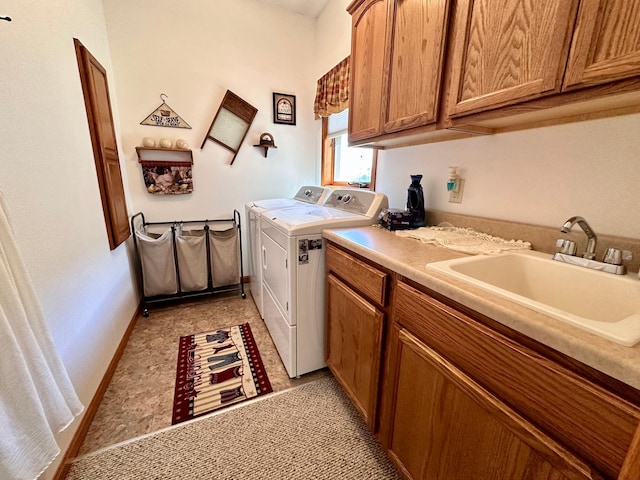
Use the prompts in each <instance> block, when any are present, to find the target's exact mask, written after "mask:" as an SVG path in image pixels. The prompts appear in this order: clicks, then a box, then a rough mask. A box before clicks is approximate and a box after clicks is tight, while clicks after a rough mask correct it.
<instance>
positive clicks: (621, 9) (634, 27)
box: [564, 0, 640, 89]
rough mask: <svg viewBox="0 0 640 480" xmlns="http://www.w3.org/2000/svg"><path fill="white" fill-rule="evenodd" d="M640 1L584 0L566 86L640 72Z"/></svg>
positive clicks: (577, 85)
mask: <svg viewBox="0 0 640 480" xmlns="http://www.w3.org/2000/svg"><path fill="white" fill-rule="evenodd" d="M638 25H640V1H638V0H606V1H605V0H582V1H581V2H580V10H579V12H578V20H577V22H576V28H575V33H574V37H573V43H572V45H571V53H570V56H569V62H568V65H567V72H566V75H565V82H564V86H565V88H567V89H569V88H576V87H586V86H590V85H597V84H600V83H605V82H611V81H614V80H621V79H624V78H628V77H631V76H636V75H638V74H640V33H639V32H640V30H639V29H638Z"/></svg>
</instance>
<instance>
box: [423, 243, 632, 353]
mask: <svg viewBox="0 0 640 480" xmlns="http://www.w3.org/2000/svg"><path fill="white" fill-rule="evenodd" d="M427 269H428V270H436V271H438V272H441V273H444V274H446V275H450V276H452V277H455V278H457V279H460V280H463V281H466V282H469V283H471V284H473V285H476V286H478V287H481V288H484V289H486V290H489V291H491V292H494V293H496V294H498V295H501V296H503V297H505V298H507V299H509V300H511V301H514V302H516V303H520V304H522V305H526V306H528V307H530V308H532V309H533V310H537V311H539V312H542V313H545V314H547V315H549V316H551V317H554V318H556V319H558V320H562V321H564V322H567V323H571V324H572V325H575V326H577V327H578V328H581V329H584V330H587V331H589V332H591V333H594V334H596V335H598V336H600V337H603V338H606V339H608V340H611V341H613V342H615V343H618V344H620V345H624V346H628V347H631V346H633V345H635V344H636V343H638V342H639V341H640V280H638V278H637V277H636V275H635V274H632V275H614V274H611V273H603V272H598V271H595V270H590V269H588V268H584V267H578V266H574V265H569V264H566V263H560V262H556V261H553V260H551V255H547V254H545V253H540V252H534V251H526V252H524V251H521V252H508V253H501V254H497V255H478V256H473V257H465V258H458V259H455V260H445V261H442V262H434V263H429V264H427Z"/></svg>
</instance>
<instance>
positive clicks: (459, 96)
mask: <svg viewBox="0 0 640 480" xmlns="http://www.w3.org/2000/svg"><path fill="white" fill-rule="evenodd" d="M577 3H578V2H577V0H563V1H560V2H559V1H557V0H536V1H527V0H460V1H459V2H458V3H457V7H456V11H455V17H456V18H455V27H454V33H453V45H452V48H453V54H452V57H451V63H452V65H451V83H450V87H451V91H450V102H449V105H448V107H447V108H448V112H447V113H448V114H449V116H450V117H455V116H460V115H464V114H469V113H475V112H479V111H483V110H489V109H492V108H496V107H500V106H504V105H509V104H514V103H518V102H521V101H525V100H531V99H534V98H537V97H540V96H543V95H549V94H552V93H557V92H559V91H560V88H561V84H562V77H563V74H564V69H565V64H566V59H567V55H568V51H569V43H570V41H571V33H572V31H573V25H574V19H575V14H576V9H577Z"/></svg>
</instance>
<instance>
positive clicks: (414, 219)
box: [407, 175, 425, 228]
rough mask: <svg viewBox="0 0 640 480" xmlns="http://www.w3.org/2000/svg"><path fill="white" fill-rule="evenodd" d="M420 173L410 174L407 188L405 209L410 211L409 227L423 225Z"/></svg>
mask: <svg viewBox="0 0 640 480" xmlns="http://www.w3.org/2000/svg"><path fill="white" fill-rule="evenodd" d="M420 180H422V175H411V185H409V188H408V189H407V211H408V212H410V213H411V228H418V227H424V225H425V221H424V192H423V191H422V185H420Z"/></svg>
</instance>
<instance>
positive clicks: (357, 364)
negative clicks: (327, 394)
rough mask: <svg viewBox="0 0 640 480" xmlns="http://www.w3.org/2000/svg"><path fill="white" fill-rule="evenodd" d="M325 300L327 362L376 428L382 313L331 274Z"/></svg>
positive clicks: (364, 416) (373, 428)
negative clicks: (326, 301)
mask: <svg viewBox="0 0 640 480" xmlns="http://www.w3.org/2000/svg"><path fill="white" fill-rule="evenodd" d="M327 300H328V304H327V317H326V318H327V325H326V332H327V333H326V335H327V341H326V354H325V357H326V362H327V365H328V366H329V369H330V370H331V372H332V373H333V375H334V376H335V377H336V378H337V380H338V381H339V382H340V384H341V385H342V387H343V388H344V389H345V390H346V392H347V394H348V395H349V397H350V398H351V400H352V401H353V403H354V405H355V406H356V408H357V409H358V410H359V411H360V414H361V415H362V417H363V418H364V419H365V421H366V422H367V424H368V425H369V427H370V428H371V429H372V430H374V431H375V419H376V406H377V398H378V383H379V381H380V360H381V356H382V333H383V326H384V324H383V322H384V314H383V313H382V312H381V311H380V310H378V309H377V308H376V307H375V306H374V305H372V304H371V303H369V302H368V301H367V300H365V299H364V298H363V297H361V296H360V295H358V294H357V293H356V292H355V291H353V290H352V289H351V288H349V287H348V286H347V285H345V284H344V283H342V282H341V281H340V280H339V279H337V278H336V277H335V276H334V275H331V274H329V275H328V277H327Z"/></svg>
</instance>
